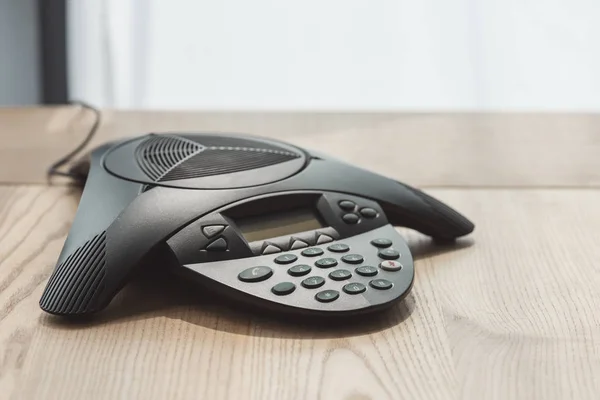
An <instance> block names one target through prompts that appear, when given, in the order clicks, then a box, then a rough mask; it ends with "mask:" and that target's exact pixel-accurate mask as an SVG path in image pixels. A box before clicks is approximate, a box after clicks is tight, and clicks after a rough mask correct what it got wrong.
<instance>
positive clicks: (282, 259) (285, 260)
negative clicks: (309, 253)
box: [275, 254, 298, 264]
mask: <svg viewBox="0 0 600 400" xmlns="http://www.w3.org/2000/svg"><path fill="white" fill-rule="evenodd" d="M297 259H298V257H296V256H295V255H294V254H282V255H280V256H279V257H277V258H276V259H275V262H276V263H277V264H291V263H293V262H294V261H296V260H297Z"/></svg>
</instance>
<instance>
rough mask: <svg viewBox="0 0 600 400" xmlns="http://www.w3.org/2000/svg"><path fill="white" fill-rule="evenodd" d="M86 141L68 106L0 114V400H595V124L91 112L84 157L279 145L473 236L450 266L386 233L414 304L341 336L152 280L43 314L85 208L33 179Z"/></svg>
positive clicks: (452, 255) (599, 119)
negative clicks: (410, 191) (294, 147)
mask: <svg viewBox="0 0 600 400" xmlns="http://www.w3.org/2000/svg"><path fill="white" fill-rule="evenodd" d="M91 122H92V116H91V114H90V113H89V112H87V111H85V110H82V109H81V108H78V107H54V108H38V109H3V110H0V182H1V185H0V398H2V399H97V398H98V399H114V398H120V399H132V398H140V399H180V398H181V399H221V398H227V399H229V398H231V399H246V398H249V399H277V400H280V399H317V398H322V399H453V398H467V399H506V398H510V399H513V398H517V399H571V398H572V399H598V398H600V211H599V205H600V190H599V187H600V116H599V115H583V114H582V115H573V114H570V115H560V114H553V115H536V114H472V115H469V114H394V113H364V114H363V113H358V114H357V113H352V114H350V113H349V114H344V113H198V112H181V113H175V112H116V111H105V112H104V115H103V123H102V128H101V129H100V132H99V133H98V137H97V138H96V139H95V141H94V142H95V143H96V144H97V143H100V142H103V141H105V140H108V139H111V138H116V137H122V136H126V135H135V134H139V133H142V132H147V131H177V130H198V131H206V130H211V131H220V132H227V131H238V132H240V131H241V132H248V133H255V134H262V135H265V136H269V137H278V138H281V139H284V140H287V141H289V142H292V143H295V144H298V145H301V146H307V147H311V148H318V149H319V150H321V151H323V152H326V153H330V154H333V155H335V156H336V157H338V158H341V159H345V160H351V161H353V162H354V163H355V164H357V165H361V166H364V167H367V168H370V169H372V170H375V171H378V172H381V173H383V174H386V175H389V176H392V177H395V178H397V179H400V180H403V181H405V182H407V183H409V184H412V185H415V186H419V187H422V188H424V190H425V191H427V192H428V193H430V194H432V195H434V196H436V197H438V198H440V199H441V200H443V201H445V202H447V203H448V204H450V205H451V206H453V207H455V208H457V209H458V210H460V211H461V212H462V213H464V214H465V215H467V216H468V217H469V218H471V219H472V220H473V221H474V222H475V223H476V225H477V228H476V231H475V232H474V234H472V235H471V236H470V237H468V238H466V239H463V240H461V241H459V242H458V244H457V245H456V246H454V247H438V246H435V245H434V244H432V243H431V242H430V241H429V240H428V239H427V238H426V237H424V236H421V235H420V234H417V233H415V232H412V231H408V230H401V232H402V233H403V234H404V235H405V237H406V238H407V240H408V242H409V245H410V247H411V249H412V251H413V253H414V256H415V259H416V281H415V286H414V289H413V291H412V293H411V295H410V296H409V297H408V298H407V300H406V301H404V302H403V303H401V304H399V305H398V306H397V307H395V308H394V309H393V310H392V311H391V312H389V313H386V314H384V315H381V316H380V317H378V318H375V319H374V320H370V321H369V320H367V321H365V320H363V319H361V318H357V319H356V321H354V323H355V324H354V326H352V327H343V328H337V329H336V328H333V327H320V328H317V327H314V326H305V325H297V324H284V323H279V322H276V321H273V320H269V319H267V318H259V317H257V316H253V315H248V314H246V313H244V312H242V311H238V310H231V309H227V308H226V307H224V306H223V304H221V303H220V302H219V301H218V300H216V299H214V298H213V297H212V296H210V295H209V294H207V293H202V292H198V291H197V290H196V289H195V287H193V286H190V285H188V284H186V283H185V282H181V281H179V280H177V279H174V278H166V277H160V279H156V277H154V276H146V277H139V278H138V279H136V280H135V281H134V282H132V283H131V284H130V285H129V286H128V287H126V289H125V290H124V291H123V292H122V293H121V295H120V296H119V297H118V298H117V299H116V300H115V301H114V302H113V303H112V305H111V307H110V308H109V309H108V310H107V311H106V312H105V313H104V314H103V315H101V316H99V317H98V318H97V319H93V320H90V321H86V322H84V323H79V324H72V323H71V324H69V323H65V322H64V321H62V320H60V319H57V318H55V317H52V316H49V315H46V314H44V313H43V312H42V311H41V310H40V309H39V307H38V300H39V298H40V295H41V293H42V290H43V287H44V285H45V283H46V281H47V279H48V277H49V275H50V273H51V271H52V269H53V267H54V263H55V260H56V258H57V256H58V253H59V251H60V249H61V246H62V243H63V240H64V239H65V236H66V234H67V232H68V230H69V227H70V223H71V222H72V219H73V216H74V214H75V210H76V208H77V203H78V200H79V195H80V192H79V191H78V190H76V189H74V188H72V187H69V186H67V185H66V184H65V183H64V182H61V181H57V182H55V183H54V185H52V186H48V185H46V184H45V178H44V169H45V167H46V166H47V165H48V164H49V163H50V161H52V160H53V159H55V158H56V157H58V156H59V155H61V154H63V153H66V152H67V150H68V149H70V148H72V147H73V146H74V144H75V143H77V142H78V141H79V140H81V138H82V137H83V135H84V133H85V131H86V130H87V129H89V126H90V124H91Z"/></svg>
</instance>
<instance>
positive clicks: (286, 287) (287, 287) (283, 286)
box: [271, 282, 296, 296]
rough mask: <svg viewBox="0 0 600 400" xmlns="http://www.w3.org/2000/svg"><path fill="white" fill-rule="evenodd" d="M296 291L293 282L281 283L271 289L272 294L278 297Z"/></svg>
mask: <svg viewBox="0 0 600 400" xmlns="http://www.w3.org/2000/svg"><path fill="white" fill-rule="evenodd" d="M294 290H296V285H294V284H293V283H292V282H281V283H278V284H277V285H275V286H273V287H272V288H271V292H273V293H275V294H276V295H277V296H285V295H286V294H290V293H292V292H293V291H294Z"/></svg>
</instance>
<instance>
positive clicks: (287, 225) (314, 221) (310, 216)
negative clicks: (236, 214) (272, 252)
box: [235, 208, 323, 242]
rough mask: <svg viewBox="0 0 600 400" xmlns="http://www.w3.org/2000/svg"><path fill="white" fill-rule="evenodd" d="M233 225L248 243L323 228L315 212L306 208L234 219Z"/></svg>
mask: <svg viewBox="0 0 600 400" xmlns="http://www.w3.org/2000/svg"><path fill="white" fill-rule="evenodd" d="M235 223H236V225H237V226H238V228H239V229H240V231H241V232H242V235H243V236H244V238H245V239H246V240H247V241H248V242H254V241H257V240H264V239H269V238H274V237H278V236H287V235H292V234H294V233H298V232H304V231H310V230H313V229H319V228H323V224H322V223H321V220H320V219H319V216H318V215H317V213H316V212H315V210H313V209H308V208H297V209H293V210H287V211H283V212H277V213H273V214H266V215H256V216H252V217H243V218H236V219H235Z"/></svg>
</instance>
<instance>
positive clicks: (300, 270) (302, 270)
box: [288, 264, 312, 276]
mask: <svg viewBox="0 0 600 400" xmlns="http://www.w3.org/2000/svg"><path fill="white" fill-rule="evenodd" d="M311 269H312V268H311V267H310V265H306V264H299V265H294V266H293V267H291V268H290V269H288V274H290V275H291V276H303V275H306V274H308V273H309V272H310V270H311Z"/></svg>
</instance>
